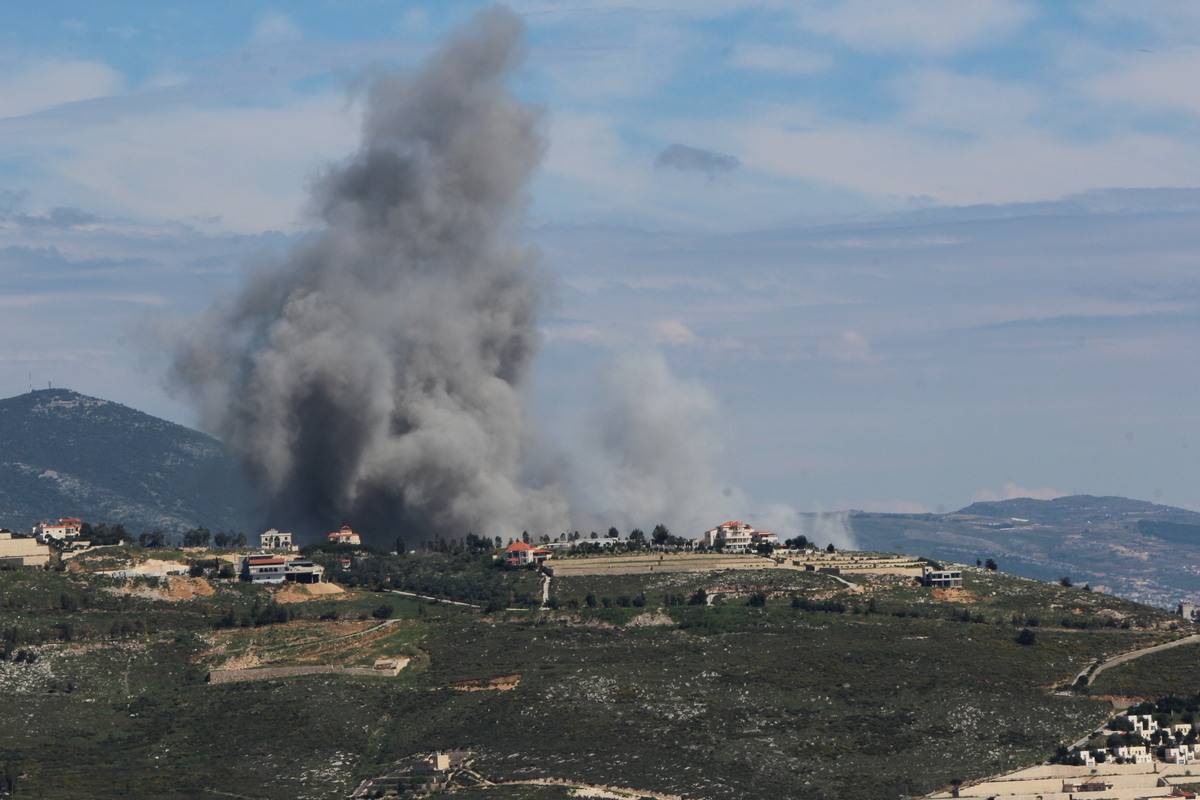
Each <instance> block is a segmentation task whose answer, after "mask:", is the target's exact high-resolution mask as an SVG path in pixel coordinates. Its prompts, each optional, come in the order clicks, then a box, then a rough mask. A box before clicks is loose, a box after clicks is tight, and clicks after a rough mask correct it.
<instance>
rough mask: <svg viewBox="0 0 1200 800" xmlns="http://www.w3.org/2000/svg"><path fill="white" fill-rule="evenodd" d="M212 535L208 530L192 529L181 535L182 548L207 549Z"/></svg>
mask: <svg viewBox="0 0 1200 800" xmlns="http://www.w3.org/2000/svg"><path fill="white" fill-rule="evenodd" d="M211 538H212V534H211V533H209V530H208V528H192V529H191V530H190V531H186V532H185V533H184V534H183V546H184V547H207V546H208V541H209V539H211Z"/></svg>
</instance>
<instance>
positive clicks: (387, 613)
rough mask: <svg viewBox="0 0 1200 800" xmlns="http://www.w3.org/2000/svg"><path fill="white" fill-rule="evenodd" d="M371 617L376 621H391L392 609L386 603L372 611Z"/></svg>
mask: <svg viewBox="0 0 1200 800" xmlns="http://www.w3.org/2000/svg"><path fill="white" fill-rule="evenodd" d="M371 616H372V617H374V618H375V619H391V616H392V607H391V606H390V605H388V604H387V603H384V604H383V605H381V606H380V607H379V608H377V609H375V610H374V611H372V612H371Z"/></svg>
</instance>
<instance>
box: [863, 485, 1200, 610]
mask: <svg viewBox="0 0 1200 800" xmlns="http://www.w3.org/2000/svg"><path fill="white" fill-rule="evenodd" d="M850 525H851V527H852V529H853V531H854V535H855V537H856V538H857V540H858V542H859V544H860V545H861V546H863V547H867V548H871V549H881V550H898V551H902V552H918V553H923V554H925V555H928V556H930V557H933V558H944V559H952V560H955V561H962V562H966V563H974V562H975V560H976V559H988V558H994V559H995V560H996V561H997V562H999V563H1000V565H1001V568H1002V569H1006V570H1009V571H1012V572H1015V573H1017V574H1019V575H1026V576H1028V577H1033V578H1039V579H1043V580H1056V579H1058V578H1060V577H1062V576H1064V575H1065V576H1070V577H1071V578H1072V580H1074V581H1075V582H1077V583H1084V582H1089V583H1091V584H1092V586H1093V587H1096V588H1104V589H1106V590H1107V591H1111V592H1115V593H1117V594H1120V595H1122V596H1125V597H1129V598H1131V599H1134V600H1138V601H1140V602H1145V603H1151V604H1154V605H1160V606H1170V605H1173V604H1174V603H1176V602H1178V601H1179V600H1183V599H1186V598H1192V599H1196V598H1200V570H1198V569H1197V568H1196V567H1195V566H1194V565H1195V564H1197V563H1200V513H1197V512H1195V511H1188V510H1187V509H1182V508H1175V507H1172V506H1164V505H1159V504H1156V503H1148V502H1145V501H1142V500H1131V499H1128V498H1124V497H1093V496H1091V495H1074V496H1071V497H1060V498H1056V499H1054V500H1034V499H1031V498H1018V499H1014V500H1002V501H997V502H981V503H972V504H971V505H969V506H967V507H966V508H963V509H961V510H960V511H956V512H953V513H950V514H868V513H860V512H855V513H853V514H851V516H850Z"/></svg>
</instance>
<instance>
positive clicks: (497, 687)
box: [450, 675, 521, 692]
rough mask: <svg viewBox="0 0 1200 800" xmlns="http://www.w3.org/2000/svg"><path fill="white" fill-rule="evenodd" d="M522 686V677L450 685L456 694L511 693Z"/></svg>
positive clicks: (503, 676) (505, 677) (479, 680)
mask: <svg viewBox="0 0 1200 800" xmlns="http://www.w3.org/2000/svg"><path fill="white" fill-rule="evenodd" d="M520 685H521V676H520V675H500V676H498V677H495V678H479V679H476V680H470V681H457V682H456V683H452V684H450V688H451V689H453V690H455V691H456V692H511V691H512V690H513V689H515V688H517V687H518V686H520Z"/></svg>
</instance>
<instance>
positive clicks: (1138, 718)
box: [1129, 714, 1158, 736]
mask: <svg viewBox="0 0 1200 800" xmlns="http://www.w3.org/2000/svg"><path fill="white" fill-rule="evenodd" d="M1129 721H1130V722H1132V723H1133V730H1134V732H1135V733H1139V734H1141V735H1142V736H1146V735H1149V734H1151V733H1154V732H1155V731H1156V730H1158V723H1157V722H1155V720H1154V715H1153V714H1131V715H1129Z"/></svg>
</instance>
